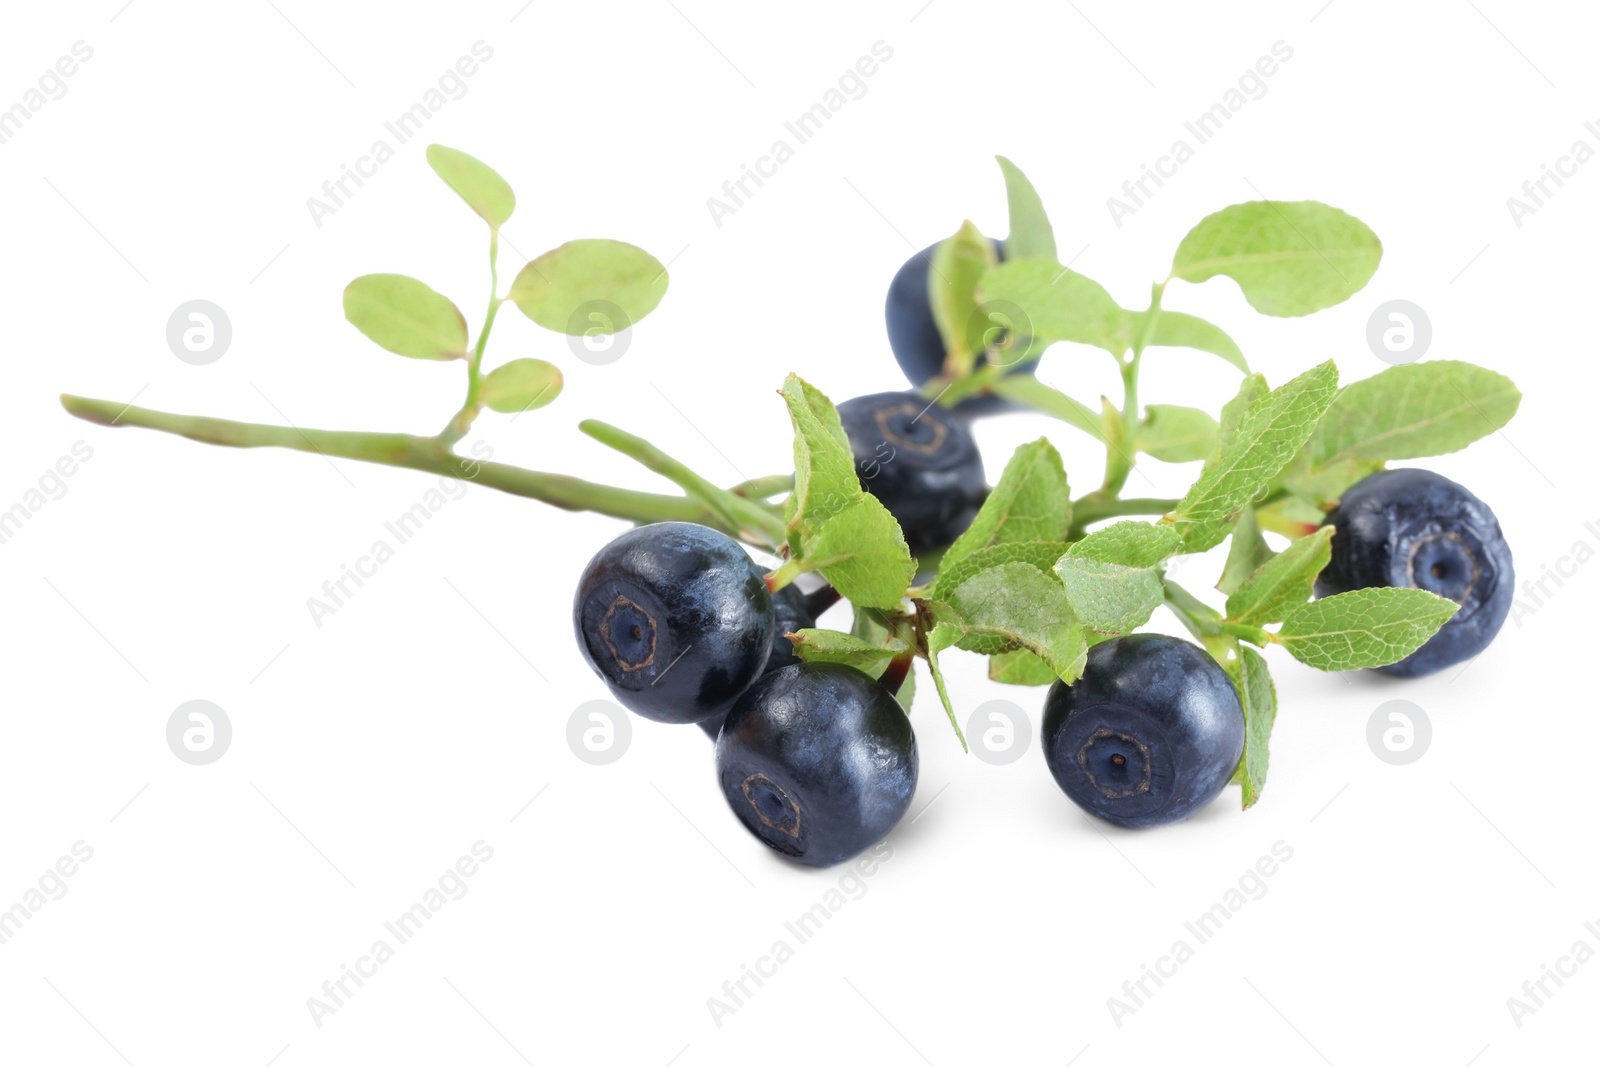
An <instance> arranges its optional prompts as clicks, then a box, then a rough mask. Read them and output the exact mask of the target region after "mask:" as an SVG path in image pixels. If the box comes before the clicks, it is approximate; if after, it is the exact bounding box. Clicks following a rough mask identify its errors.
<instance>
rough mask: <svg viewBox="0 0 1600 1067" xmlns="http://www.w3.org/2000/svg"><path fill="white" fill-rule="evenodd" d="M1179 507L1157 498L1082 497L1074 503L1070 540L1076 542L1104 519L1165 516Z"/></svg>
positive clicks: (1097, 494) (1174, 501)
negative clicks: (1125, 516) (1086, 531)
mask: <svg viewBox="0 0 1600 1067" xmlns="http://www.w3.org/2000/svg"><path fill="white" fill-rule="evenodd" d="M1177 506H1178V501H1176V500H1168V499H1164V498H1156V497H1129V498H1128V499H1126V500H1122V499H1118V498H1116V497H1106V496H1102V495H1101V494H1100V492H1099V491H1096V492H1093V493H1089V494H1087V495H1086V496H1081V497H1079V498H1078V499H1077V500H1074V501H1073V502H1072V532H1071V533H1070V534H1068V540H1071V541H1076V540H1077V539H1078V538H1079V537H1082V536H1083V532H1084V529H1085V528H1086V527H1088V526H1091V525H1093V524H1094V523H1097V522H1099V521H1100V520H1102V519H1115V518H1118V517H1120V516H1124V515H1165V514H1167V512H1169V511H1171V510H1173V509H1174V508H1176V507H1177Z"/></svg>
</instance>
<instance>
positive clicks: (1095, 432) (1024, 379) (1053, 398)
mask: <svg viewBox="0 0 1600 1067" xmlns="http://www.w3.org/2000/svg"><path fill="white" fill-rule="evenodd" d="M989 391H990V392H992V393H995V394H996V395H998V396H1003V397H1005V398H1006V399H1007V400H1014V401H1016V402H1017V403H1018V404H1021V405H1023V406H1024V407H1030V408H1032V409H1033V410H1035V411H1040V412H1043V413H1044V414H1046V415H1049V416H1051V417H1053V418H1057V419H1060V420H1061V421H1062V422H1064V423H1066V424H1067V425H1069V426H1075V427H1077V428H1078V429H1080V430H1082V431H1083V432H1084V433H1086V434H1088V435H1089V436H1090V437H1093V438H1094V439H1095V440H1096V441H1099V442H1100V443H1101V444H1104V443H1105V439H1106V434H1105V431H1104V430H1103V429H1101V427H1100V416H1099V415H1097V414H1095V410H1094V408H1092V407H1090V406H1089V405H1088V404H1085V403H1083V402H1082V401H1081V400H1074V399H1073V398H1072V397H1070V396H1068V395H1067V394H1065V393H1063V392H1061V391H1060V390H1058V389H1053V388H1051V387H1050V386H1048V385H1046V384H1045V383H1043V382H1041V381H1040V380H1039V379H1037V378H1035V377H1034V376H1033V375H1031V374H1010V375H1007V376H1006V377H1004V378H1001V379H1000V380H999V381H998V382H995V383H994V384H993V385H991V386H990V387H989Z"/></svg>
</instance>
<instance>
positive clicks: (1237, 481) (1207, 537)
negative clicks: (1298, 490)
mask: <svg viewBox="0 0 1600 1067" xmlns="http://www.w3.org/2000/svg"><path fill="white" fill-rule="evenodd" d="M1338 384H1339V371H1338V369H1337V368H1336V367H1335V366H1334V365H1333V362H1332V361H1331V360H1330V361H1329V362H1327V363H1323V364H1320V365H1318V366H1316V367H1313V368H1312V369H1311V370H1309V371H1306V372H1305V373H1304V374H1302V375H1300V376H1299V377H1298V378H1295V379H1294V380H1293V381H1291V382H1289V383H1288V384H1286V385H1283V386H1281V387H1279V388H1278V389H1275V390H1273V391H1272V392H1270V393H1268V394H1267V395H1266V396H1264V397H1261V398H1259V399H1257V400H1256V401H1254V402H1253V403H1250V404H1249V405H1248V406H1247V407H1246V408H1245V410H1244V412H1243V415H1242V417H1240V418H1239V423H1238V430H1237V431H1236V432H1235V433H1234V434H1233V436H1232V437H1231V438H1230V439H1229V440H1228V442H1227V443H1226V444H1225V445H1224V446H1223V447H1222V450H1221V451H1220V452H1219V454H1218V455H1217V456H1216V457H1215V458H1213V459H1212V460H1210V461H1208V462H1207V463H1206V465H1205V467H1204V469H1202V470H1201V472H1200V479H1199V481H1197V482H1195V484H1194V485H1193V486H1192V487H1191V488H1190V490H1189V492H1188V494H1187V495H1186V496H1184V498H1183V500H1182V501H1181V502H1179V504H1178V507H1177V509H1176V510H1175V511H1174V512H1173V521H1174V523H1175V524H1176V525H1177V527H1178V533H1179V535H1180V536H1182V538H1183V546H1184V550H1185V551H1186V552H1204V551H1205V550H1207V549H1209V548H1212V547H1214V546H1215V545H1218V544H1220V543H1221V542H1222V539H1223V538H1224V537H1226V536H1228V532H1229V531H1230V530H1231V529H1232V528H1233V525H1234V523H1236V522H1237V521H1238V519H1239V513H1240V512H1241V511H1243V510H1244V508H1245V507H1246V506H1248V505H1249V504H1250V502H1251V501H1252V500H1254V499H1255V497H1256V495H1257V494H1258V493H1260V492H1261V491H1262V490H1263V489H1264V488H1266V486H1267V485H1268V484H1269V483H1270V482H1271V481H1272V479H1273V477H1274V476H1275V475H1277V473H1278V472H1279V471H1280V470H1282V469H1283V468H1284V466H1285V465H1286V464H1288V462H1289V461H1290V460H1291V459H1293V458H1294V455H1295V453H1296V452H1298V451H1300V446H1302V445H1303V444H1305V442H1306V439H1307V438H1309V437H1310V436H1311V433H1312V431H1313V430H1314V429H1315V428H1316V424H1317V420H1318V419H1320V418H1321V417H1322V413H1323V412H1324V411H1326V410H1327V408H1328V404H1329V403H1330V402H1331V401H1332V400H1333V396H1334V391H1335V390H1336V389H1337V388H1338ZM1247 388H1249V386H1247ZM1229 414H1230V413H1229V412H1228V411H1227V410H1226V409H1225V410H1224V425H1226V422H1227V416H1228V415H1229Z"/></svg>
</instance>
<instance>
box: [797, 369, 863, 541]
mask: <svg viewBox="0 0 1600 1067" xmlns="http://www.w3.org/2000/svg"><path fill="white" fill-rule="evenodd" d="M781 392H782V395H783V400H784V403H785V404H787V405H788V407H789V419H790V421H791V422H792V423H793V424H794V492H793V493H792V494H791V495H790V497H789V503H788V505H787V506H788V511H789V514H788V522H787V529H788V541H789V546H790V548H792V549H796V550H799V549H801V548H803V546H804V545H805V543H806V542H807V541H809V540H810V539H811V538H813V537H814V536H815V535H816V531H817V530H818V529H820V528H821V527H822V525H823V524H824V523H826V522H827V521H828V520H829V519H830V518H832V517H833V516H835V515H837V514H838V513H839V512H841V511H843V510H844V509H845V508H847V507H849V506H850V505H851V504H852V503H854V502H855V501H856V500H857V499H858V498H859V497H861V496H862V489H861V481H860V479H859V478H858V477H857V476H856V466H855V455H854V453H852V452H851V451H850V442H849V440H848V439H847V438H846V437H845V433H844V430H843V429H842V428H841V426H840V424H839V413H838V411H836V410H835V409H834V406H833V404H832V403H830V402H829V400H828V398H827V397H826V396H823V395H822V393H820V392H819V391H817V389H816V388H815V387H813V386H812V385H811V384H809V383H808V382H806V381H804V380H802V379H801V378H799V377H798V376H796V375H793V374H791V375H789V377H788V378H786V379H784V383H783V389H782V391H781Z"/></svg>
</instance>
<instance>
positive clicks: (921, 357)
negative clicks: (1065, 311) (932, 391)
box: [883, 241, 1039, 417]
mask: <svg viewBox="0 0 1600 1067" xmlns="http://www.w3.org/2000/svg"><path fill="white" fill-rule="evenodd" d="M938 248H939V246H938V245H929V246H928V247H927V248H924V249H923V250H922V251H920V252H918V253H917V254H916V255H914V256H912V257H911V258H910V259H908V260H906V261H905V263H904V264H903V265H902V266H901V267H900V269H899V270H898V271H896V272H895V275H894V280H893V281H891V282H890V283H889V295H888V297H887V299H885V301H884V305H883V319H884V325H885V326H887V327H888V330H889V349H890V351H892V352H893V353H894V358H895V362H896V363H899V364H900V370H901V371H903V372H904V373H905V376H906V381H908V382H910V383H911V384H912V385H914V386H921V385H922V384H923V383H924V382H926V381H927V380H928V379H929V378H933V377H936V376H937V375H939V374H940V373H941V372H942V371H943V370H944V357H945V347H944V339H943V338H942V337H940V336H939V325H938V323H937V322H935V321H934V317H933V306H932V304H930V303H929V300H928V276H929V273H930V271H931V270H932V265H933V254H934V253H935V252H936V251H938ZM994 251H995V257H996V260H997V261H1003V260H1004V259H1005V249H1004V247H1003V246H1002V245H1001V243H1000V242H999V241H996V242H994ZM1038 365H1039V361H1038V360H1037V359H1034V360H1029V361H1028V362H1027V363H1023V364H1020V365H1019V366H1018V367H1017V368H1016V369H1015V370H1013V371H1012V373H1013V374H1032V373H1033V372H1034V369H1035V368H1036V367H1038ZM1014 408H1015V405H1013V404H1012V403H1011V402H1010V401H1007V400H1004V399H1002V398H1000V397H998V396H975V397H971V398H969V399H967V400H963V401H962V402H961V403H959V404H957V405H956V407H955V410H956V411H957V412H959V413H960V414H961V415H963V416H965V417H971V416H974V415H988V414H994V413H996V412H1000V411H1009V410H1013V409H1014Z"/></svg>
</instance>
